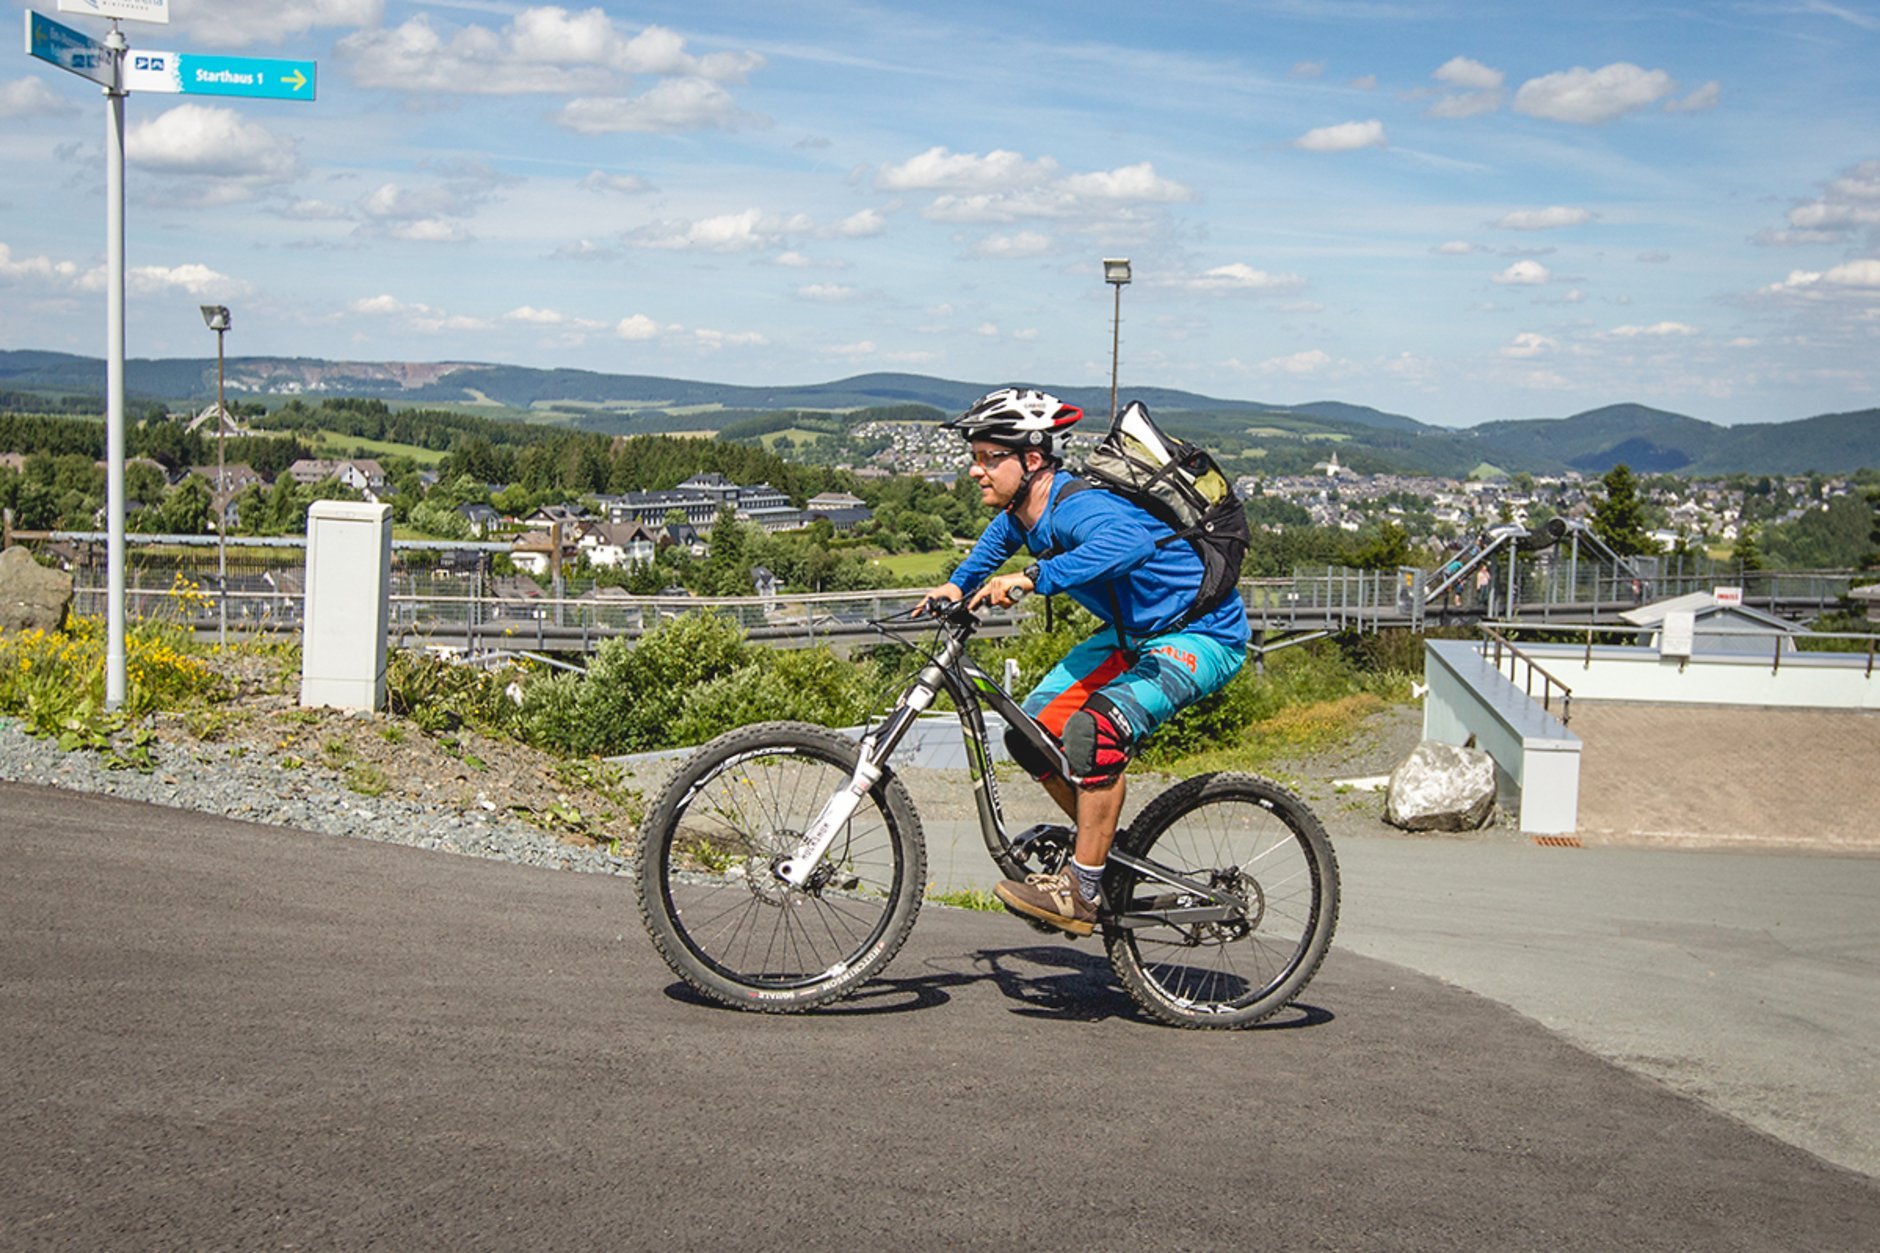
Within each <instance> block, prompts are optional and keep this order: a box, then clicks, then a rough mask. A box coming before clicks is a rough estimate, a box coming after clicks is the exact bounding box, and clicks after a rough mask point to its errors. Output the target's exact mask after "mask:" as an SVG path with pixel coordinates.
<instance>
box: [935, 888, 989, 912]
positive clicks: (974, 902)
mask: <svg viewBox="0 0 1880 1253" xmlns="http://www.w3.org/2000/svg"><path fill="white" fill-rule="evenodd" d="M927 899H928V900H930V901H932V902H933V903H934V904H936V905H950V906H952V907H953V908H954V909H972V910H978V911H980V912H982V913H993V912H998V911H1003V910H1004V909H1005V905H1004V903H1003V902H1001V901H1000V900H999V898H998V897H996V896H994V895H993V894H992V893H990V892H986V891H981V890H980V889H979V888H948V889H947V890H946V891H944V892H941V891H936V890H935V889H933V888H931V887H929V888H928V889H927Z"/></svg>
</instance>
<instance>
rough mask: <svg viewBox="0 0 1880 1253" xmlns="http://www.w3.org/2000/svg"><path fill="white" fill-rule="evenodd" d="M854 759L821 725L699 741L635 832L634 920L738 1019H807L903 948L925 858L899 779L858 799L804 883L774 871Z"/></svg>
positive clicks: (853, 748)
mask: <svg viewBox="0 0 1880 1253" xmlns="http://www.w3.org/2000/svg"><path fill="white" fill-rule="evenodd" d="M859 752H860V748H859V745H857V744H856V742H855V741H854V740H851V739H849V738H847V737H846V736H843V735H838V734H837V733H835V732H833V731H829V730H826V729H824V728H822V727H817V726H811V725H809V724H806V723H793V722H770V723H762V724H759V725H757V726H752V727H745V728H743V729H741V730H737V731H733V732H731V733H730V734H728V735H722V736H720V737H719V738H717V739H715V740H713V741H711V743H709V744H706V745H705V746H703V747H702V748H700V749H699V750H698V752H696V753H695V754H693V755H692V757H691V758H689V759H688V760H687V761H686V763H685V765H684V766H682V767H681V768H680V770H679V772H678V774H676V775H675V776H673V779H672V782H671V783H669V784H667V786H666V789H665V791H664V792H663V793H661V795H660V797H659V800H658V801H657V802H656V803H655V804H654V806H653V812H652V813H651V815H650V816H649V817H648V818H647V820H646V824H645V827H644V828H643V829H642V832H641V839H640V849H639V855H638V856H639V865H638V871H639V875H638V877H639V896H640V913H641V915H642V916H643V917H644V918H645V920H646V929H647V931H648V933H649V934H650V935H651V936H652V938H653V944H654V945H655V947H657V948H658V949H659V951H660V954H661V955H662V956H663V957H665V959H666V962H667V964H668V965H670V966H671V967H672V968H673V970H674V971H676V972H677V973H678V974H679V976H680V977H681V978H683V979H684V980H685V981H686V982H687V983H689V984H691V985H692V986H693V987H695V988H697V989H698V990H699V991H701V992H703V993H705V994H706V995H707V996H710V997H712V998H713V999H715V1000H718V1001H722V1002H724V1003H725V1004H728V1005H735V1006H737V1007H738V1008H740V1009H753V1010H767V1011H771V1012H782V1011H789V1010H801V1009H809V1008H811V1007H812V1006H815V1005H820V1004H823V1003H824V1002H827V1001H832V1000H835V999H837V998H838V997H842V996H846V995H848V994H849V993H850V992H853V991H854V990H855V989H856V988H858V987H860V986H861V985H862V984H863V983H864V982H865V981H867V979H868V978H869V976H871V975H873V974H874V973H875V972H876V971H878V970H880V969H881V968H882V967H883V966H885V965H887V964H888V961H889V960H890V959H891V958H892V957H893V956H894V954H895V953H896V952H897V951H898V950H899V949H900V947H901V944H902V942H903V941H904V940H906V939H907V934H908V932H909V931H910V930H912V929H913V926H914V918H915V916H916V915H917V914H918V913H919V911H920V901H921V890H922V887H923V885H924V876H925V873H926V855H925V850H924V848H923V846H922V843H921V838H920V821H919V819H918V818H917V817H916V816H915V813H914V807H913V803H912V801H911V800H910V799H909V798H908V795H907V789H906V788H905V787H904V786H903V785H902V783H901V781H900V780H899V779H897V778H895V777H894V776H892V775H884V776H883V777H882V779H881V780H880V781H879V782H877V783H876V784H875V786H874V787H873V788H871V789H870V790H869V792H868V793H867V795H865V796H863V797H862V799H861V805H860V807H859V808H857V809H856V811H855V815H854V817H852V818H851V819H850V820H849V821H848V822H847V823H846V824H845V825H844V826H843V828H842V830H841V831H840V832H839V833H838V834H837V836H836V840H835V842H834V843H833V844H831V845H830V846H829V851H828V853H827V854H825V856H824V857H823V860H822V863H821V864H820V865H819V866H817V868H816V869H815V871H814V872H812V874H811V876H810V879H809V881H808V882H807V883H805V884H804V885H803V886H801V887H798V886H796V885H794V884H792V883H790V882H788V881H786V880H785V879H783V878H781V877H780V876H779V875H777V874H776V873H775V867H776V865H777V863H778V862H779V861H781V860H782V859H783V858H784V857H785V856H787V855H788V854H789V853H790V852H791V850H793V849H794V848H795V847H796V844H797V842H798V841H799V840H800V839H801V838H802V836H803V833H804V832H805V831H807V830H808V829H809V826H810V824H811V822H812V821H814V819H815V818H816V816H817V814H818V813H820V812H821V810H822V807H823V804H824V802H826V801H827V800H828V799H829V798H830V797H831V796H833V795H835V794H836V793H837V792H838V791H840V790H841V789H842V788H843V787H845V786H847V784H848V782H849V780H850V778H851V777H852V776H853V774H854V770H855V763H856V760H857V757H858V755H859Z"/></svg>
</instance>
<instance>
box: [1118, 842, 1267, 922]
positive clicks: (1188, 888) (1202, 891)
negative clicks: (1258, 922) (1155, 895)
mask: <svg viewBox="0 0 1880 1253" xmlns="http://www.w3.org/2000/svg"><path fill="white" fill-rule="evenodd" d="M1110 860H1111V861H1114V862H1120V863H1121V864H1122V865H1124V866H1127V867H1128V868H1129V869H1131V870H1134V871H1135V872H1136V873H1137V874H1141V875H1147V876H1148V877H1149V878H1151V879H1154V880H1156V881H1157V882H1159V883H1166V884H1168V885H1169V886H1171V887H1177V888H1180V889H1182V891H1184V892H1187V893H1190V894H1191V895H1194V896H1199V897H1204V898H1205V899H1207V900H1210V901H1213V902H1215V904H1217V905H1220V906H1222V907H1223V908H1225V909H1227V910H1228V911H1230V912H1231V913H1239V914H1242V915H1245V914H1246V913H1248V912H1249V910H1248V905H1247V902H1246V901H1245V900H1243V899H1242V898H1241V897H1238V896H1235V895H1234V894H1233V893H1232V892H1223V891H1222V890H1221V889H1220V888H1215V887H1209V886H1208V885H1207V884H1205V883H1197V882H1195V881H1194V880H1193V879H1190V878H1189V877H1188V876H1186V875H1181V874H1177V873H1175V872H1174V871H1173V870H1169V869H1166V868H1164V867H1162V866H1158V865H1156V864H1155V863H1154V862H1152V861H1145V860H1143V859H1142V858H1140V857H1136V856H1134V855H1132V854H1129V853H1122V852H1118V851H1117V850H1116V849H1111V850H1110Z"/></svg>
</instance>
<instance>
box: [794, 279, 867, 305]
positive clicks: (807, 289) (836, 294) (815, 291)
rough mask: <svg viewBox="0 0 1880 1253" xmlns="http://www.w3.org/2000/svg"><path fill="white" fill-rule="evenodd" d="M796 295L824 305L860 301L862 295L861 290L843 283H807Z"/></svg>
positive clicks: (798, 289)
mask: <svg viewBox="0 0 1880 1253" xmlns="http://www.w3.org/2000/svg"><path fill="white" fill-rule="evenodd" d="M796 294H797V295H799V296H801V297H802V298H803V299H805V300H815V301H820V302H822V303H824V304H837V303H840V302H842V301H846V300H859V299H860V298H861V295H862V293H861V291H860V290H859V289H857V288H854V287H848V286H845V285H844V284H841V283H805V284H804V285H803V286H801V287H799V288H797V289H796Z"/></svg>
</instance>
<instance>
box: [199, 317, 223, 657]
mask: <svg viewBox="0 0 1880 1253" xmlns="http://www.w3.org/2000/svg"><path fill="white" fill-rule="evenodd" d="M202 320H203V324H204V325H206V326H207V327H208V328H209V329H210V330H212V331H214V332H215V609H216V622H217V626H216V643H217V644H218V645H219V646H220V647H223V648H226V647H228V544H227V543H226V542H225V537H226V535H227V533H228V462H227V458H226V450H225V449H224V447H223V445H224V443H225V441H226V439H227V436H228V409H227V407H226V406H225V405H224V404H223V402H222V389H223V383H224V378H225V375H224V373H223V366H222V362H223V358H222V337H223V336H224V335H226V334H228V328H229V325H230V320H229V315H228V306H227V305H203V306H202Z"/></svg>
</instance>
